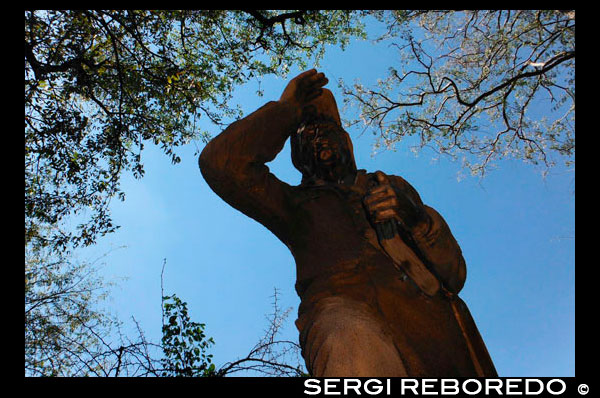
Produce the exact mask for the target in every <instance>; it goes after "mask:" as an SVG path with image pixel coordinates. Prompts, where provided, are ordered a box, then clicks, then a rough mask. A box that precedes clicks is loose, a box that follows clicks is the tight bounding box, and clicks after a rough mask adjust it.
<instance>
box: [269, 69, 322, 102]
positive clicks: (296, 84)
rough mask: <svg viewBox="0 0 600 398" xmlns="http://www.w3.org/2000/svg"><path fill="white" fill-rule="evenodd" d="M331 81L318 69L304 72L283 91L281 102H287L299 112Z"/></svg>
mask: <svg viewBox="0 0 600 398" xmlns="http://www.w3.org/2000/svg"><path fill="white" fill-rule="evenodd" d="M328 82H329V80H328V79H327V78H326V77H325V74H323V73H317V71H316V69H311V70H308V71H306V72H303V73H301V74H299V75H298V76H296V77H295V78H293V79H292V80H291V81H290V82H289V83H288V85H287V86H286V87H285V89H284V90H283V93H282V94H281V97H280V98H279V102H287V103H289V104H291V105H294V106H295V107H296V108H298V109H299V110H302V108H303V107H304V106H305V105H307V104H308V103H309V102H310V101H312V100H313V99H315V98H317V97H318V96H319V95H321V93H322V92H323V89H322V87H323V86H324V85H326V84H327V83H328Z"/></svg>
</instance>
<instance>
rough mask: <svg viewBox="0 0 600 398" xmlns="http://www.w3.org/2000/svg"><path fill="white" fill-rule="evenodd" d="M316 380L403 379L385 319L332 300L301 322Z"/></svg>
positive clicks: (365, 308)
mask: <svg viewBox="0 0 600 398" xmlns="http://www.w3.org/2000/svg"><path fill="white" fill-rule="evenodd" d="M297 325H298V328H299V329H300V331H301V335H300V342H301V345H302V355H303V356H304V359H305V361H306V366H307V369H308V371H309V372H310V374H311V375H312V376H314V377H401V376H407V373H406V369H405V366H404V364H403V362H402V359H401V358H400V355H399V352H398V350H397V349H396V346H395V345H394V343H393V341H392V338H391V336H390V333H389V332H388V331H387V330H386V327H385V325H383V324H382V321H381V319H379V318H378V317H377V316H376V315H374V314H373V310H372V309H371V308H370V307H368V306H367V305H366V304H364V303H359V302H357V301H354V300H351V299H347V298H342V297H329V298H325V299H322V300H320V301H319V303H318V304H317V305H316V308H315V309H314V310H313V311H310V312H309V313H306V314H304V315H302V317H301V318H300V319H299V320H298V321H297Z"/></svg>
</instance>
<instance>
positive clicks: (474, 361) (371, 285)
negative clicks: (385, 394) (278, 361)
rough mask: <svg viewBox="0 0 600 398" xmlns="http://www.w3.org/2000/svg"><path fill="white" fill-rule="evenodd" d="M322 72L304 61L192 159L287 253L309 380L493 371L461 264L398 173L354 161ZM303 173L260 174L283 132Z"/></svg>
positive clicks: (440, 223) (434, 217) (453, 245)
mask: <svg viewBox="0 0 600 398" xmlns="http://www.w3.org/2000/svg"><path fill="white" fill-rule="evenodd" d="M327 82H328V80H327V78H326V77H325V76H324V74H323V73H317V71H316V70H314V69H312V70H309V71H307V72H304V73H302V74H300V75H298V76H297V77H296V78H294V79H292V80H291V81H290V82H289V84H288V85H287V87H286V88H285V90H284V92H283V94H282V95H281V98H280V99H279V101H271V102H269V103H267V104H266V105H264V106H263V107H261V108H260V109H258V110H257V111H255V112H254V113H252V114H250V115H248V116H247V117H245V118H244V119H241V120H239V121H236V122H235V123H233V124H231V125H230V126H229V127H227V129H225V130H224V131H223V132H222V133H221V134H219V135H218V136H217V137H215V138H214V139H213V140H211V141H210V142H209V143H208V144H207V145H206V147H205V148H204V150H203V151H202V154H201V155H200V159H199V165H200V169H201V171H202V175H203V176H204V178H205V179H206V182H207V183H208V184H209V186H210V187H211V188H212V189H213V190H214V191H215V192H216V193H217V195H219V196H220V197H221V198H223V200H225V201H226V202H227V203H229V204H230V205H231V206H233V207H234V208H236V209H238V210H239V211H241V212H242V213H244V214H246V215H248V216H249V217H252V218H253V219H255V220H256V221H258V222H260V223H261V224H263V225H264V226H265V227H267V228H268V229H269V230H270V231H271V232H273V233H274V234H275V235H276V236H277V237H278V238H279V239H280V240H281V241H282V242H283V243H284V244H285V245H286V246H287V247H288V248H289V249H290V251H291V252H292V255H293V256H294V259H295V261H296V276H297V282H296V291H297V293H298V295H299V296H300V299H301V304H300V307H299V309H298V320H297V321H296V325H297V327H298V330H299V331H300V345H301V347H302V355H303V357H304V359H305V361H306V366H307V369H308V371H309V372H310V374H311V375H312V376H316V377H331V376H338V377H339V376H342V377H344V376H345V377H393V376H440V377H460V376H488V377H490V376H496V370H495V368H494V365H493V363H492V361H491V358H490V356H489V354H488V352H487V350H486V347H485V344H484V343H483V340H482V339H481V336H480V334H479V332H478V330H477V327H476V326H475V322H474V321H473V319H472V317H471V315H470V313H469V311H468V309H467V307H466V305H465V303H464V302H463V301H462V300H461V299H460V298H459V297H458V296H457V293H458V292H459V291H460V290H461V288H462V286H463V284H464V282H465V277H466V268H465V262H464V259H463V256H462V253H461V250H460V247H459V246H458V244H457V242H456V240H455V239H454V237H453V236H452V233H451V232H450V229H449V228H448V225H447V224H446V222H445V221H444V219H443V218H442V217H441V216H440V215H439V214H438V213H437V212H436V211H435V210H434V209H432V208H431V207H428V206H426V205H424V204H423V202H422V201H421V198H420V197H419V194H418V193H417V192H416V191H415V189H414V188H413V187H412V186H411V185H410V184H409V183H408V182H406V181H405V180H404V179H402V178H401V177H398V176H393V175H386V174H384V173H382V172H380V171H378V172H376V173H367V172H366V171H365V170H357V168H356V165H355V162H354V155H353V151H352V142H351V140H350V136H349V135H348V133H347V132H346V131H344V130H343V129H342V127H341V122H340V117H339V113H338V109H337V105H336V103H335V99H334V97H333V94H332V93H331V92H330V91H329V90H327V89H325V88H323V86H324V85H325V84H327ZM288 137H289V138H290V140H291V149H292V162H293V164H294V166H295V167H296V168H297V169H298V170H299V171H300V172H301V173H302V181H301V183H300V185H298V186H290V185H289V184H286V183H285V182H282V181H280V180H278V179H277V177H275V176H274V175H273V174H271V173H270V172H269V169H268V167H267V166H266V165H265V163H267V162H269V161H271V160H273V159H274V158H275V156H276V155H277V154H278V153H279V152H280V151H281V150H282V148H283V146H284V143H285V141H286V140H287V139H288Z"/></svg>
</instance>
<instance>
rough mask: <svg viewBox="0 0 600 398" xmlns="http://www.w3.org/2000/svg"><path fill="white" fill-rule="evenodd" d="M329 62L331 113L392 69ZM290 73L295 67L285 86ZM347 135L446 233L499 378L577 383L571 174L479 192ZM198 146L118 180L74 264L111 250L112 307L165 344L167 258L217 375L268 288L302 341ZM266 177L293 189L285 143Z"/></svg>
mask: <svg viewBox="0 0 600 398" xmlns="http://www.w3.org/2000/svg"><path fill="white" fill-rule="evenodd" d="M330 50H331V51H328V53H327V55H326V57H325V59H324V60H323V61H322V62H321V67H318V70H319V71H323V72H324V73H325V74H326V75H327V76H328V77H329V80H330V83H329V84H328V85H327V87H328V88H329V89H330V90H332V91H333V93H334V95H335V96H336V98H337V101H338V105H339V106H340V107H341V106H342V95H341V92H340V90H339V89H338V88H337V85H336V81H337V79H338V78H344V79H345V80H346V81H347V82H351V81H353V80H354V79H357V78H359V79H361V81H362V82H363V83H365V85H368V84H370V83H374V82H375V80H376V79H377V78H378V77H384V76H385V72H386V68H387V66H388V65H390V64H392V63H394V62H395V61H396V60H395V58H394V57H395V54H394V53H393V52H391V51H389V49H388V48H386V47H384V46H375V45H373V44H371V43H369V42H353V43H352V44H351V45H350V46H349V47H348V48H347V49H346V51H341V50H339V49H336V48H332V49H330ZM299 72H300V71H299V70H297V69H293V70H292V73H291V74H290V76H289V78H291V77H293V76H295V75H296V74H297V73H299ZM289 78H288V79H282V78H267V79H263V80H262V82H261V85H260V88H261V89H262V90H264V94H265V95H264V97H262V98H260V97H258V96H257V95H256V94H255V92H256V90H257V88H258V85H257V84H256V83H255V82H252V83H250V84H248V85H247V86H245V87H241V88H240V89H239V90H237V91H236V94H235V96H234V102H236V103H240V104H241V105H242V108H243V109H244V112H245V114H248V113H250V112H252V111H254V110H256V109H257V108H258V107H260V106H262V105H263V104H264V103H265V102H267V101H268V100H276V99H278V98H279V95H280V94H281V92H282V91H283V89H284V87H285V85H286V84H287V81H288V80H289ZM343 116H348V115H346V114H342V117H343ZM207 128H210V129H211V130H210V131H211V133H212V134H213V135H216V134H218V133H219V131H218V130H216V129H215V128H214V127H211V126H207ZM349 133H350V135H351V137H352V139H353V143H354V150H355V157H356V161H357V165H358V167H359V168H364V169H367V171H370V172H373V171H375V170H382V171H384V172H385V173H388V174H395V175H399V176H402V177H403V178H405V179H406V180H407V181H409V182H410V183H411V184H412V185H413V186H414V187H415V188H416V189H417V191H418V192H419V194H420V195H421V198H422V199H423V201H424V203H426V204H428V205H429V206H432V207H433V208H435V209H436V210H437V211H438V212H439V213H440V214H442V216H443V217H444V218H445V219H446V221H447V222H448V224H449V226H450V228H451V230H452V232H453V234H454V236H455V237H456V239H457V241H458V243H459V244H460V246H461V248H462V251H463V254H464V257H465V260H466V263H467V281H466V284H465V287H464V289H463V290H462V292H461V297H462V298H463V300H464V301H465V302H466V303H467V305H468V306H469V308H470V310H471V313H472V314H473V317H474V318H475V321H476V323H477V325H478V328H479V330H480V332H481V334H482V336H483V338H484V341H485V342H486V345H487V347H488V350H489V351H490V354H491V356H492V359H493V360H494V363H495V365H496V368H497V370H498V372H499V374H500V376H531V377H533V376H563V377H564V376H574V372H575V371H574V368H575V254H574V252H575V249H574V246H575V221H574V218H575V204H574V202H575V195H574V189H575V187H574V172H573V171H572V170H567V169H565V168H564V167H563V166H559V167H556V168H555V169H553V170H552V171H551V172H550V174H549V175H548V176H546V177H545V178H542V176H541V175H540V170H538V169H535V168H534V167H532V166H530V165H525V164H523V163H521V162H519V161H503V162H501V163H499V168H498V169H497V170H494V171H493V172H491V173H490V174H488V175H487V176H486V177H485V179H483V180H480V179H478V178H475V177H467V178H464V179H461V180H460V181H459V179H458V178H457V175H458V173H459V172H460V171H461V168H460V165H459V164H458V163H453V162H451V161H450V160H449V159H446V158H440V159H438V160H434V159H433V153H432V152H428V151H423V152H421V153H420V154H419V155H418V156H415V155H414V154H413V153H412V152H411V151H410V150H409V149H408V146H407V145H403V144H401V145H398V147H397V148H396V151H384V152H381V153H378V154H377V155H373V149H372V146H373V143H374V136H373V135H371V134H370V133H364V134H360V129H354V130H353V129H350V130H349ZM202 147H203V144H202V143H201V142H199V141H198V142H195V143H192V144H190V145H188V146H186V147H184V148H181V149H180V150H178V151H177V153H178V155H179V156H180V157H181V159H182V161H181V163H180V164H178V165H175V166H174V165H172V164H171V163H170V161H169V159H168V158H167V156H165V155H164V154H162V153H161V152H160V150H159V149H157V148H154V147H152V146H151V145H147V146H146V147H145V151H144V153H143V154H142V161H143V163H144V165H145V169H146V175H145V177H144V178H143V179H141V180H135V179H134V178H133V177H131V176H128V175H125V176H124V177H123V179H122V188H123V190H124V191H125V192H126V200H125V202H120V201H118V200H114V201H113V202H112V204H111V209H112V215H113V219H114V221H115V224H117V225H120V226H121V228H120V229H119V230H118V231H117V232H116V233H114V234H112V235H110V236H107V237H104V238H102V239H100V240H99V243H98V245H96V246H95V247H92V248H88V249H86V250H83V251H82V252H81V253H80V257H83V258H95V257H96V256H99V255H102V254H104V253H107V252H109V251H110V253H109V254H108V255H107V256H106V257H105V258H104V260H103V261H104V263H106V266H105V268H104V272H105V274H106V276H107V278H109V279H111V278H122V277H126V278H127V279H126V280H123V281H121V282H119V287H118V288H116V289H115V290H114V294H113V295H112V296H111V298H110V299H109V301H108V302H107V305H108V307H109V308H110V309H111V310H112V311H113V312H115V313H116V314H117V315H118V316H119V317H120V318H121V319H123V320H124V321H126V322H128V319H129V317H130V316H132V315H133V316H135V318H136V320H137V321H139V322H140V325H141V327H142V328H143V329H144V331H145V333H146V337H147V338H150V339H154V340H155V341H159V340H160V327H161V313H160V305H161V303H160V297H161V291H160V273H161V267H162V263H163V259H165V258H166V260H167V266H166V269H165V275H164V288H165V294H173V293H175V294H177V295H178V296H179V297H180V298H181V299H182V300H184V301H186V302H187V303H188V308H189V311H190V316H191V317H192V319H193V320H194V321H197V322H201V323H205V324H206V332H207V335H209V336H212V337H213V338H214V340H215V342H216V345H215V346H214V347H213V348H212V350H211V353H212V354H213V355H214V360H215V362H216V364H217V365H221V364H223V363H225V362H227V361H232V360H235V359H237V358H238V357H241V356H244V355H245V354H246V353H247V352H248V351H249V350H250V349H251V348H252V346H253V345H254V344H255V343H256V342H257V341H258V339H259V338H260V337H261V336H262V335H263V332H264V329H265V328H266V327H267V320H266V315H267V314H269V313H270V312H271V311H272V306H271V302H272V298H271V296H272V295H273V290H274V288H277V289H278V290H279V293H280V295H279V300H280V303H279V304H280V306H281V307H284V308H287V307H292V308H293V310H292V312H291V315H290V317H289V318H288V321H287V324H286V326H285V328H284V330H283V335H282V338H284V339H291V340H297V331H296V329H295V326H294V323H293V322H294V320H295V315H296V310H297V307H298V304H299V299H298V297H297V296H296V293H295V291H294V282H295V265H294V261H293V258H292V256H291V254H290V252H289V251H288V249H287V248H286V247H285V246H284V245H283V244H281V242H280V241H279V240H277V238H276V237H275V236H274V235H272V234H271V233H270V232H269V231H268V230H267V229H266V228H264V227H263V226H262V225H260V224H258V223H256V222H255V221H253V220H252V219H250V218H248V217H246V216H244V215H243V214H241V213H239V212H238V211H237V210H235V209H233V208H231V207H229V206H228V205H227V204H226V203H225V202H223V201H222V200H221V199H220V198H219V197H217V196H216V194H214V193H213V192H212V191H211V190H210V188H209V187H208V186H207V185H206V183H205V181H204V180H203V178H202V176H201V174H200V172H199V170H198V166H197V156H195V155H194V152H195V151H196V149H202ZM269 167H270V169H271V171H272V172H273V173H274V174H275V175H277V176H278V177H279V178H280V179H281V180H284V181H286V182H288V183H290V184H294V185H295V184H298V183H299V181H300V174H299V173H298V172H297V171H296V170H295V169H294V168H293V167H292V165H291V161H290V152H289V144H286V146H285V148H284V150H283V151H282V152H281V153H280V154H279V156H278V157H277V158H276V159H275V160H274V161H273V162H272V163H270V164H269ZM121 246H125V247H124V248H119V247H121ZM239 375H240V376H241V375H242V374H239Z"/></svg>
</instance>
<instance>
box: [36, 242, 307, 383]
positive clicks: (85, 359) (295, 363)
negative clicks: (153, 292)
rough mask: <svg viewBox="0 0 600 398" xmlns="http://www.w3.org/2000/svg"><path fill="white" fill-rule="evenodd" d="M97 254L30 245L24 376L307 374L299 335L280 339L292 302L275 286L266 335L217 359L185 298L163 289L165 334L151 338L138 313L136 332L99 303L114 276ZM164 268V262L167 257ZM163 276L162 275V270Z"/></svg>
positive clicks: (203, 329) (203, 325) (135, 323)
mask: <svg viewBox="0 0 600 398" xmlns="http://www.w3.org/2000/svg"><path fill="white" fill-rule="evenodd" d="M98 270H99V269H98V266H97V265H96V262H93V263H88V262H77V261H74V260H73V259H72V257H69V258H67V257H65V256H60V255H58V254H56V253H55V252H53V251H52V250H49V248H48V247H42V246H39V245H38V246H34V245H30V246H29V247H28V248H27V250H26V256H25V376H67V377H72V376H76V377H81V376H97V377H120V376H124V377H224V376H229V375H233V374H235V373H238V372H240V371H253V372H256V373H258V374H261V375H263V376H301V375H303V374H304V371H303V367H302V365H301V361H300V354H299V352H300V347H299V345H298V344H297V343H295V342H291V341H285V340H281V339H279V334H280V332H281V328H282V325H283V324H284V322H285V321H286V319H287V316H288V314H289V312H290V311H291V308H288V309H287V310H285V311H282V310H281V308H279V307H278V305H277V299H278V293H277V290H275V294H274V296H273V297H274V302H273V313H272V314H270V315H269V316H268V318H267V320H268V327H267V330H266V332H265V335H264V336H263V337H261V338H260V339H259V341H258V343H257V344H256V345H255V346H254V347H253V348H252V349H251V350H250V351H249V352H248V354H247V355H245V356H243V357H242V358H239V359H237V360H234V361H230V362H226V363H225V364H223V365H222V366H220V367H216V365H215V364H214V363H213V355H212V354H211V353H210V348H211V347H212V346H213V345H214V344H215V342H214V340H213V339H212V337H207V336H206V333H205V324H203V323H198V322H195V321H192V320H191V318H190V316H189V313H188V306H187V303H186V302H184V301H183V300H181V299H180V298H179V297H178V296H177V295H175V294H172V295H163V296H162V299H161V307H162V318H163V323H162V331H161V333H162V338H161V340H160V342H153V341H151V340H148V339H147V338H146V337H145V333H144V331H143V330H142V328H141V327H140V326H139V324H138V323H137V321H136V320H135V318H133V317H132V320H133V323H134V325H135V328H134V330H133V332H131V331H130V332H129V333H124V332H123V330H122V329H123V322H121V321H119V320H118V319H117V318H116V317H114V316H112V315H110V314H109V313H108V312H107V311H106V310H104V309H103V308H102V307H101V304H102V302H103V300H104V299H105V298H106V296H107V295H108V294H109V293H110V288H111V286H112V285H111V284H110V283H107V282H106V281H105V280H104V279H103V278H102V277H101V276H100V275H99V273H98ZM163 270H164V265H163ZM161 282H162V275H161Z"/></svg>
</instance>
